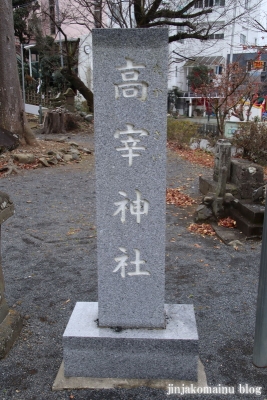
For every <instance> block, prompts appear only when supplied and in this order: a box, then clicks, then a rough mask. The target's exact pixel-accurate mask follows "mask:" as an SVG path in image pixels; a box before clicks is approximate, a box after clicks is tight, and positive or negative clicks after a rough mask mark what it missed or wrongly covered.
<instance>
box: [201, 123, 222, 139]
mask: <svg viewBox="0 0 267 400" xmlns="http://www.w3.org/2000/svg"><path fill="white" fill-rule="evenodd" d="M198 133H199V134H200V135H202V136H219V129H218V126H217V124H202V123H198Z"/></svg>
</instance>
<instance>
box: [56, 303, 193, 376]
mask: <svg viewBox="0 0 267 400" xmlns="http://www.w3.org/2000/svg"><path fill="white" fill-rule="evenodd" d="M165 310H166V322H167V325H166V329H144V328H141V329H121V328H119V327H118V328H115V329H113V328H99V327H98V326H97V318H98V303H85V302H83V303H77V304H76V306H75V308H74V311H73V313H72V315H71V318H70V320H69V323H68V325H67V327H66V330H65V332H64V335H63V358H64V375H65V377H75V376H77V377H92V378H94V377H95V378H125V379H177V380H189V381H196V380H197V363H198V334H197V327H196V321H195V315H194V310H193V305H190V304H179V305H178V304H170V305H165ZM140 312H141V310H140Z"/></svg>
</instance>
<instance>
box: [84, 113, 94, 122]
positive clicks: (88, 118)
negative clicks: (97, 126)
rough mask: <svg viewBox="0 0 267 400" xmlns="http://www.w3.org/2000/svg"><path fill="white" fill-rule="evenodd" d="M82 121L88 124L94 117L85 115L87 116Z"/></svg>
mask: <svg viewBox="0 0 267 400" xmlns="http://www.w3.org/2000/svg"><path fill="white" fill-rule="evenodd" d="M84 119H85V120H86V121H88V122H91V121H93V119H94V116H93V114H87V115H86V116H85V117H84Z"/></svg>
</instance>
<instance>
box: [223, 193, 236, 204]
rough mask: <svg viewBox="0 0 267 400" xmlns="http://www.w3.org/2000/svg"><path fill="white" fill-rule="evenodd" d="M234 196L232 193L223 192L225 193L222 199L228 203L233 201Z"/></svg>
mask: <svg viewBox="0 0 267 400" xmlns="http://www.w3.org/2000/svg"><path fill="white" fill-rule="evenodd" d="M234 199H235V198H234V196H233V195H232V193H225V195H224V196H223V201H224V203H226V204H230V203H231V202H232V201H234Z"/></svg>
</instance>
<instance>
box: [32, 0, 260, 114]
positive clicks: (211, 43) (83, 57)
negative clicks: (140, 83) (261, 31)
mask: <svg viewBox="0 0 267 400" xmlns="http://www.w3.org/2000/svg"><path fill="white" fill-rule="evenodd" d="M256 1H257V0H245V1H244V4H243V6H241V5H239V3H238V5H237V1H236V2H233V1H230V0H199V1H197V2H196V4H195V12H196V13H197V12H198V11H200V10H202V9H204V8H206V7H212V8H213V10H214V11H213V12H212V13H211V14H209V15H208V16H206V22H204V20H202V21H201V22H200V23H199V24H200V27H201V24H212V25H213V28H214V27H215V28H216V29H215V31H214V33H212V34H210V36H209V38H208V40H207V41H200V40H197V39H181V40H180V41H179V42H173V43H171V44H170V46H169V53H170V62H169V78H168V88H169V90H170V91H172V90H173V89H178V90H179V92H181V93H182V96H181V99H180V101H179V105H178V110H179V113H180V114H181V115H188V116H192V115H194V113H199V112H202V111H203V110H204V109H205V106H204V104H203V100H202V99H200V98H199V99H198V98H196V97H195V96H194V95H193V93H190V88H189V87H188V80H187V76H188V73H189V71H190V69H192V68H193V67H194V66H196V65H201V64H202V65H206V66H207V67H208V68H209V69H212V70H213V71H214V73H215V74H220V72H221V69H222V66H223V65H225V63H226V60H227V54H229V53H231V54H233V52H234V53H236V52H239V51H241V50H242V51H243V52H246V51H247V50H245V49H244V46H249V45H257V43H258V33H257V32H256V31H255V30H253V29H251V28H249V26H248V24H245V19H244V20H243V23H242V22H241V21H239V22H237V21H236V22H235V23H227V21H232V20H233V18H234V14H236V15H239V14H240V13H243V12H244V13H246V15H247V17H248V15H249V13H250V8H251V6H253V5H254V4H255V2H256ZM39 2H40V4H41V10H42V11H44V10H45V11H46V13H47V17H46V18H43V21H42V29H43V32H44V34H45V35H50V36H53V37H54V38H55V39H56V41H58V42H59V43H62V42H63V39H64V38H63V36H62V34H60V32H58V31H57V28H56V25H55V24H54V23H53V21H52V20H51V19H49V17H48V16H49V14H50V15H51V16H52V19H55V20H60V19H61V20H62V25H61V26H62V29H63V31H64V32H65V33H66V35H67V37H68V40H69V41H73V40H79V54H78V75H79V77H80V78H81V80H82V81H83V82H84V83H85V85H86V86H87V87H89V88H90V89H92V90H93V80H92V59H93V54H92V37H91V29H92V28H93V27H94V26H98V24H99V23H100V20H101V19H103V18H105V25H106V26H108V27H115V28H116V27H118V28H119V26H118V24H116V20H114V18H112V17H109V15H108V12H106V13H102V14H103V15H102V14H101V10H100V9H99V7H98V1H96V2H95V3H94V4H95V15H90V13H88V15H83V16H81V15H80V18H83V21H86V23H85V22H84V24H83V25H81V24H78V23H75V21H74V20H73V19H72V18H73V15H74V14H73V13H74V11H73V8H71V4H72V5H73V4H74V5H75V2H74V0H71V1H70V0H39ZM165 3H166V4H167V2H165ZM165 3H164V4H165ZM123 4H124V3H123ZM167 5H168V4H167ZM178 5H179V4H178V2H177V6H178ZM229 5H230V6H229ZM115 6H116V4H115V2H114V7H115ZM78 9H79V8H78ZM78 9H76V11H77V10H78ZM258 11H259V10H258ZM83 12H84V10H83ZM169 29H170V34H173V33H175V32H176V31H177V32H178V31H179V32H180V31H183V30H185V29H187V28H186V27H170V28H169Z"/></svg>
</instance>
